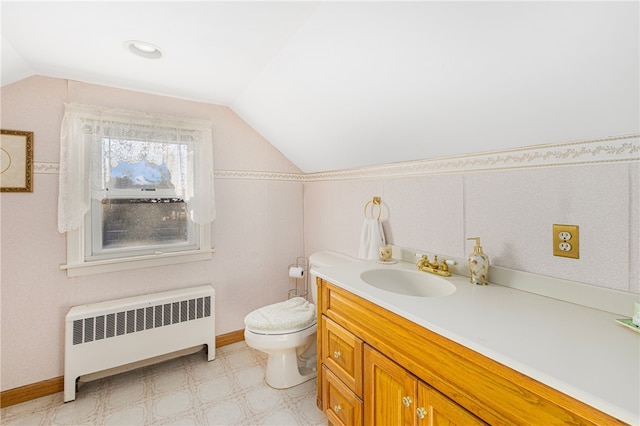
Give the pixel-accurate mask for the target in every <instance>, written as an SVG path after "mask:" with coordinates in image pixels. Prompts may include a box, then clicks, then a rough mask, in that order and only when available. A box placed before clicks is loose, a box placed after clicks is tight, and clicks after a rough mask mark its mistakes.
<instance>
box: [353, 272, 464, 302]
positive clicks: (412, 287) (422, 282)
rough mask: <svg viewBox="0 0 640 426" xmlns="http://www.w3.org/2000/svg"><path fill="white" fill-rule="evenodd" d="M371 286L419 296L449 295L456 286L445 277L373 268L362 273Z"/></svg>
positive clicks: (363, 279)
mask: <svg viewBox="0 0 640 426" xmlns="http://www.w3.org/2000/svg"><path fill="white" fill-rule="evenodd" d="M360 278H361V279H362V281H364V282H365V283H367V284H369V285H370V286H373V287H376V288H379V289H380V290H385V291H390V292H392V293H397V294H404V295H407V296H417V297H439V296H448V295H450V294H453V293H454V292H455V291H456V287H455V286H454V285H453V284H451V283H450V282H449V281H447V280H446V279H445V278H442V277H439V276H437V275H433V274H430V273H427V272H420V271H409V270H405V269H371V270H368V271H365V272H363V273H362V274H360Z"/></svg>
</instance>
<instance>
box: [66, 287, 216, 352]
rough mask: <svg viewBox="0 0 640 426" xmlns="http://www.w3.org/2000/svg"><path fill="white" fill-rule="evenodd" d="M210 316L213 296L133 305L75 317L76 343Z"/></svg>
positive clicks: (74, 334)
mask: <svg viewBox="0 0 640 426" xmlns="http://www.w3.org/2000/svg"><path fill="white" fill-rule="evenodd" d="M209 316H211V296H206V297H199V298H197V299H188V300H182V301H180V302H171V303H165V304H160V305H155V306H149V307H146V308H138V309H130V310H126V311H122V312H114V313H110V314H106V315H100V316H96V317H89V318H83V319H78V320H75V321H73V344H74V345H79V344H82V343H88V342H93V341H94V340H102V339H109V338H111V337H115V336H121V335H123V334H130V333H137V332H141V331H144V330H149V329H152V328H159V327H165V326H170V325H172V324H177V323H180V322H185V321H193V320H196V319H200V318H204V317H209Z"/></svg>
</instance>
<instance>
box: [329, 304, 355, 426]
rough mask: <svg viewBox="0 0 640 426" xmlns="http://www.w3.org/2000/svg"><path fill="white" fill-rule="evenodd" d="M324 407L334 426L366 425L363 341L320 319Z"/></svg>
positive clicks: (333, 323) (336, 325) (330, 321)
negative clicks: (363, 390) (363, 405)
mask: <svg viewBox="0 0 640 426" xmlns="http://www.w3.org/2000/svg"><path fill="white" fill-rule="evenodd" d="M318 334H319V335H320V336H321V338H320V342H321V344H320V345H319V346H318V347H319V348H321V349H320V351H319V352H320V356H319V357H318V359H319V360H320V362H321V370H319V371H322V380H321V383H322V388H323V392H322V397H321V399H322V401H323V402H322V410H323V411H324V412H325V413H326V415H327V418H328V419H329V422H330V423H331V424H332V425H345V426H347V425H361V424H362V348H363V344H362V340H361V339H359V338H357V337H356V336H354V335H353V334H352V333H350V332H349V331H347V330H345V329H344V328H343V327H341V326H339V325H338V324H336V323H335V322H333V321H332V320H330V319H328V318H327V317H324V316H323V317H321V318H320V331H319V333H318Z"/></svg>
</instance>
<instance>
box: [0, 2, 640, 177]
mask: <svg viewBox="0 0 640 426" xmlns="http://www.w3.org/2000/svg"><path fill="white" fill-rule="evenodd" d="M1 13H2V45H1V48H2V63H1V65H2V69H1V72H2V74H1V79H2V85H3V86H4V85H6V84H10V83H13V82H15V81H18V80H21V79H23V78H26V77H29V76H31V75H43V76H50V77H56V78H64V79H72V80H78V81H83V82H88V83H93V84H101V85H107V86H112V87H118V88H125V89H131V90H137V91H140V92H147V93H154V94H160V95H167V96H173V97H178V98H184V99H190V100H196V101H202V102H208V103H214V104H220V105H228V106H229V107H231V108H232V109H233V110H234V111H235V112H236V113H237V114H239V115H240V116H241V117H243V119H245V120H246V121H247V122H248V123H249V124H250V125H251V126H253V127H254V128H255V129H256V130H257V131H258V132H260V133H261V134H262V135H263V136H264V137H266V138H267V139H268V140H269V141H270V142H271V143H272V144H273V145H274V146H275V147H276V148H278V149H279V150H280V151H281V152H282V153H283V154H284V155H286V156H287V157H288V158H289V159H290V160H291V161H292V162H294V163H295V164H296V165H297V166H298V167H299V168H300V169H301V170H303V171H304V172H315V171H324V170H336V169H344V168H352V167H360V166H366V165H373V164H382V163H390V162H397V161H406V160H416V159H428V158H440V157H446V156H453V155H459V154H471V153H476V152H486V151H493V150H502V149H509V148H516V147H521V146H529V145H537V144H546V143H557V142H568V141H575V140H581V139H593V138H598V137H605V136H614V135H623V134H635V133H640V123H639V121H640V119H639V116H640V106H639V104H640V100H639V99H640V95H639V93H640V71H639V64H640V47H639V39H640V34H639V21H640V10H639V3H638V1H637V0H636V1H624V2H610V1H601V2H598V1H587V2H577V1H570V2H538V1H533V2H523V1H511V2H484V1H471V2H459V1H447V2H435V1H413V2H394V1H389V2H383V1H372V2H367V1H344V2H337V1H322V2H312V1H285V2H271V1H259V2H246V1H233V2H220V1H208V2H207V1H200V2H166V1H165V2H158V1H156V2H152V1H146V2H122V1H112V2H78V1H73V2H50V1H47V2H25V1H20V2H9V1H2V3H1ZM130 39H137V40H143V41H147V42H151V43H153V44H155V45H158V46H160V47H161V48H162V49H163V50H164V51H165V56H164V57H163V58H162V59H160V60H145V59H141V58H138V57H135V56H133V55H132V54H131V53H130V52H128V51H127V50H126V49H125V48H124V47H123V42H124V41H125V40H130Z"/></svg>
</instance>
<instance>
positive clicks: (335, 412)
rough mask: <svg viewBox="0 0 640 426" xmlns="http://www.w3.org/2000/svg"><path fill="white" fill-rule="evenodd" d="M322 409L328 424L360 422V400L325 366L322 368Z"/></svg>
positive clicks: (342, 424)
mask: <svg viewBox="0 0 640 426" xmlns="http://www.w3.org/2000/svg"><path fill="white" fill-rule="evenodd" d="M322 387H323V398H322V399H323V401H324V409H323V411H324V412H325V414H326V415H327V418H328V419H329V422H330V424H332V425H340V426H349V425H361V424H362V400H361V399H360V398H358V396H356V394H355V393H353V391H352V390H351V389H349V388H348V387H347V386H346V385H345V384H344V383H343V382H342V381H341V380H340V379H338V377H337V376H336V375H335V374H333V373H332V372H331V370H329V369H328V368H327V367H323V369H322Z"/></svg>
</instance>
